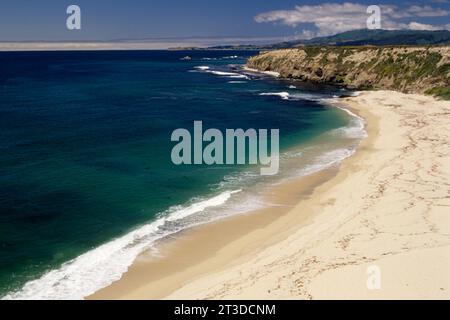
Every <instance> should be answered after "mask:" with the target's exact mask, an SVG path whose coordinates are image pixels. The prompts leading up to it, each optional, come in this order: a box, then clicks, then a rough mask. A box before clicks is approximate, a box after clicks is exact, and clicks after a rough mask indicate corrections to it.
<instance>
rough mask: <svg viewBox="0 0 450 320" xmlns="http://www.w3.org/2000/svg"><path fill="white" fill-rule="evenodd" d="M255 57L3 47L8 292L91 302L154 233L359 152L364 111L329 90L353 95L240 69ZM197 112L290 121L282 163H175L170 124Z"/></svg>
mask: <svg viewBox="0 0 450 320" xmlns="http://www.w3.org/2000/svg"><path fill="white" fill-rule="evenodd" d="M254 54H256V52H250V51H201V50H199V51H186V52H183V51H80V52H3V53H0V124H1V128H2V130H1V133H0V297H3V298H4V299H19V298H21V299H82V298H83V297H85V296H87V295H89V294H92V293H94V292H95V291H97V290H98V289H100V288H102V287H105V286H107V285H109V284H110V283H112V282H113V281H115V280H118V279H119V278H120V277H121V275H122V274H123V273H124V272H125V271H126V270H127V268H128V266H129V265H130V264H131V263H132V262H133V260H134V259H135V258H136V256H137V255H138V254H140V253H141V252H143V251H144V250H157V248H155V247H154V243H155V241H157V240H160V239H164V238H165V237H167V236H169V235H171V234H174V233H176V232H179V231H180V230H183V229H185V228H189V227H192V226H194V225H198V224H201V223H205V222H208V221H212V220H215V219H219V218H221V217H225V216H228V215H231V214H239V213H242V212H246V211H249V210H252V209H255V208H257V207H258V206H263V205H264V203H262V202H261V199H260V197H259V194H260V193H259V191H258V190H261V188H263V187H265V186H270V185H271V184H276V183H279V182H281V181H283V180H285V179H290V178H292V177H299V176H303V175H307V174H310V173H313V172H316V171H319V170H322V169H324V168H326V167H329V166H333V165H337V164H338V163H339V161H341V160H342V159H344V158H346V157H348V156H350V155H351V154H352V153H353V152H354V150H355V148H356V146H357V145H358V143H359V141H360V139H361V138H362V137H363V136H364V125H363V122H362V119H360V118H358V117H357V116H356V115H354V114H352V113H350V112H348V111H346V110H342V109H339V108H336V107H332V106H330V105H328V104H327V100H328V99H332V98H334V97H336V96H339V95H342V94H351V93H350V92H347V91H346V90H344V89H342V88H337V87H330V86H322V85H321V86H319V85H313V84H305V83H295V82H291V81H285V80H279V79H276V78H274V77H272V76H269V75H264V74H258V73H253V72H249V71H245V70H243V69H242V66H243V65H244V64H245V61H246V59H247V58H248V57H249V56H251V55H254ZM185 56H190V57H191V58H192V59H190V60H186V59H182V58H183V57H185ZM196 120H201V121H202V122H203V126H204V128H205V129H207V128H217V129H220V130H223V131H224V130H225V129H227V128H231V129H237V128H242V129H244V130H245V129H248V128H255V129H269V130H270V129H279V130H280V159H281V160H280V161H281V162H280V172H279V174H278V175H276V176H261V175H260V174H259V168H258V166H255V165H212V166H207V165H181V166H177V165H174V164H173V163H172V161H171V150H172V148H173V146H174V142H172V141H171V140H170V137H171V133H172V132H173V130H175V129H177V128H186V129H188V130H192V128H193V123H194V121H196Z"/></svg>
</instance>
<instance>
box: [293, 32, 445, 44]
mask: <svg viewBox="0 0 450 320" xmlns="http://www.w3.org/2000/svg"><path fill="white" fill-rule="evenodd" d="M441 44H450V31H447V30H438V31H426V30H369V29H362V30H353V31H348V32H344V33H339V34H336V35H334V36H329V37H321V38H314V39H311V40H306V41H298V42H291V43H290V45H291V46H296V45H336V46H344V45H345V46H360V45H374V46H387V45H418V46H421V45H441Z"/></svg>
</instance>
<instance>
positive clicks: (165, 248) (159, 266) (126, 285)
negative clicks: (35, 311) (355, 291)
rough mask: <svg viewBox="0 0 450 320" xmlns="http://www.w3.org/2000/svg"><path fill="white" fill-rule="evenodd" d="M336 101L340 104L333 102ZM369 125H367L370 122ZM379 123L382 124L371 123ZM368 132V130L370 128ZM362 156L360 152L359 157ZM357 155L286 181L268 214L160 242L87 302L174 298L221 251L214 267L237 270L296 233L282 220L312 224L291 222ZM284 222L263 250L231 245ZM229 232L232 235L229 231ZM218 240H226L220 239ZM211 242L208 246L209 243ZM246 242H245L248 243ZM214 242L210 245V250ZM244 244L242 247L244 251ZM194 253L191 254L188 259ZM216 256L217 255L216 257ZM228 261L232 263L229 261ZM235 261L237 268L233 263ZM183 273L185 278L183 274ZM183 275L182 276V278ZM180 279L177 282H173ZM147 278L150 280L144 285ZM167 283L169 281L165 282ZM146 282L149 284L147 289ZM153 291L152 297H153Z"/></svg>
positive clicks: (265, 238) (275, 190)
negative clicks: (302, 205) (240, 264)
mask: <svg viewBox="0 0 450 320" xmlns="http://www.w3.org/2000/svg"><path fill="white" fill-rule="evenodd" d="M333 100H334V99H333ZM327 103H329V104H331V105H333V106H334V107H338V108H340V109H344V111H346V112H347V113H349V114H350V115H351V116H354V117H360V118H363V119H364V120H365V116H367V117H371V115H370V114H366V115H365V116H361V115H360V113H361V112H360V111H359V110H355V109H353V108H351V107H348V106H344V107H343V106H340V105H337V104H336V103H335V102H327ZM365 122H366V123H367V121H365ZM370 122H371V124H372V123H376V121H370ZM365 129H366V130H368V128H367V127H366V128H365ZM367 139H368V138H367V137H366V138H364V139H362V140H361V142H360V145H359V146H358V147H357V148H356V149H357V150H359V149H360V147H361V146H362V145H363V143H364V141H365V140H367ZM357 153H359V151H356V154H357ZM354 156H355V154H353V155H352V156H350V157H348V158H346V159H344V160H342V161H340V162H339V163H338V165H337V166H336V165H335V164H333V165H331V166H330V167H326V168H324V169H321V170H320V171H318V172H314V173H312V174H309V175H306V176H300V177H295V178H292V179H289V180H285V181H282V182H281V183H280V184H278V185H275V186H273V187H271V188H270V189H269V190H268V191H267V192H266V194H265V195H263V197H264V198H265V200H266V201H268V202H269V203H272V204H274V206H270V207H266V208H263V209H255V210H252V211H249V212H246V213H242V214H239V215H231V216H229V217H225V218H222V219H219V220H215V221H211V222H207V223H205V224H201V225H199V226H193V227H190V228H187V229H184V230H182V231H180V232H177V233H176V234H173V235H170V236H169V237H167V238H164V239H162V240H159V241H157V242H156V243H155V247H156V248H157V251H158V252H159V254H157V255H155V254H154V252H153V251H152V250H149V251H146V252H143V253H141V254H140V255H139V256H138V257H137V259H136V260H135V262H134V263H133V264H132V265H131V266H130V267H129V269H128V271H127V272H126V273H124V274H123V275H122V278H121V279H120V280H118V281H116V282H114V283H112V284H111V285H109V286H107V287H106V288H102V289H100V290H98V291H97V292H96V293H94V294H93V295H90V296H88V297H86V298H87V299H142V298H143V299H162V298H164V297H165V295H166V294H169V293H171V292H172V291H174V290H175V289H177V288H178V287H179V282H180V281H181V282H185V281H187V280H188V279H192V278H195V277H196V276H197V275H203V274H205V273H208V272H209V270H210V269H211V270H212V268H211V265H210V263H211V260H212V259H210V256H211V255H214V252H215V251H228V252H227V254H225V255H224V257H223V258H222V259H221V258H218V259H216V261H213V262H212V264H213V265H215V266H216V268H217V269H214V270H215V271H217V270H218V269H221V268H223V267H224V266H230V265H234V264H235V263H236V262H237V261H240V260H241V259H244V260H245V257H246V256H248V255H250V254H252V253H255V252H257V251H258V250H259V249H260V246H261V242H264V245H265V246H268V245H271V244H273V243H276V241H277V240H280V239H281V238H282V237H287V236H288V235H289V233H290V228H289V230H284V229H285V227H286V225H285V224H284V221H278V220H281V219H282V218H287V219H288V220H291V219H292V220H295V227H293V228H296V227H297V224H299V225H303V224H305V223H308V221H310V220H311V218H312V217H311V216H308V215H302V216H300V217H290V216H289V217H286V216H287V215H288V213H289V212H290V211H291V210H292V209H293V208H294V207H295V206H296V205H298V202H299V201H302V200H304V199H307V198H309V197H311V196H312V195H313V194H314V192H315V189H316V188H318V187H320V186H322V185H323V184H325V183H327V182H328V183H329V182H330V181H332V180H333V179H336V176H337V175H338V174H339V172H340V170H341V169H340V167H341V165H342V162H343V161H348V160H349V159H351V158H353V157H354ZM277 222H278V223H281V225H280V226H277V227H276V228H279V230H278V231H279V232H280V234H279V235H277V234H276V233H277V232H278V231H275V230H271V229H270V230H269V232H268V233H266V232H264V231H263V232H261V233H260V234H259V235H258V234H255V238H257V239H256V241H255V239H252V240H251V242H256V243H257V244H258V245H256V246H254V245H252V243H251V242H249V243H246V245H245V249H242V248H239V249H238V250H236V249H235V248H232V247H229V244H230V243H233V242H235V241H238V240H239V239H242V238H243V237H245V236H247V235H248V234H249V233H253V232H254V233H258V230H260V229H261V230H264V228H266V227H268V226H270V225H272V224H276V223H277ZM224 230H226V232H224ZM217 235H220V237H218V236H217ZM205 240H206V241H207V242H205ZM244 241H245V240H244ZM205 243H208V245H205ZM241 245H242V243H239V246H241ZM192 247H195V248H200V249H199V252H200V253H201V254H198V253H197V252H192ZM186 253H188V254H186ZM211 253H213V254H211ZM225 257H226V258H225ZM228 260H231V263H228ZM203 262H206V264H207V266H205V267H203V266H202V263H203ZM190 267H193V268H194V269H196V270H193V271H192V272H186V273H185V272H183V271H182V269H183V268H190ZM147 269H151V270H152V272H150V273H149V272H146V270H147ZM180 272H181V274H179V273H180ZM177 274H178V275H177ZM174 275H175V277H176V279H177V280H175V279H168V278H169V277H173V276H174ZM143 279H144V280H143ZM161 279H164V280H162V281H161ZM142 282H145V283H147V285H145V286H142V284H141V283H142ZM141 287H145V288H146V289H144V290H146V291H147V292H148V293H149V294H144V295H145V297H142V296H140V295H139V294H135V293H134V291H138V290H140V289H141ZM150 292H151V293H150Z"/></svg>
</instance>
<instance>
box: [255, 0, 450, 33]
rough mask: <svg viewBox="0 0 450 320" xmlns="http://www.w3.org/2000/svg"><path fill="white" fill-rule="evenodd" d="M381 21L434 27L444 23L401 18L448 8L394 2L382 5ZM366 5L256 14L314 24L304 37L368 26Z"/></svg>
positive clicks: (275, 20) (269, 19)
mask: <svg viewBox="0 0 450 320" xmlns="http://www.w3.org/2000/svg"><path fill="white" fill-rule="evenodd" d="M380 8H381V17H382V20H381V23H382V25H381V26H382V28H383V29H412V30H437V29H443V28H445V27H444V26H432V25H428V24H422V23H419V22H410V23H405V22H402V21H399V20H400V19H405V18H409V19H414V18H415V17H443V16H449V15H450V12H449V11H447V10H443V9H439V8H433V7H431V6H417V5H413V6H410V7H408V8H405V9H403V10H400V9H399V8H398V7H397V6H394V5H381V6H380ZM368 17H369V15H368V13H367V5H364V4H359V3H351V2H346V3H324V4H320V5H303V6H296V7H295V8H294V9H293V10H276V11H269V12H265V13H261V14H259V15H257V16H256V17H255V21H256V22H258V23H267V22H269V23H280V24H283V25H287V26H291V27H297V26H299V25H304V24H310V25H313V26H315V29H316V30H314V31H311V30H309V29H310V28H309V29H308V30H309V31H308V32H307V31H304V36H305V37H314V36H325V35H331V34H336V33H340V32H345V31H349V30H355V29H363V28H366V26H367V23H366V21H367V18H368Z"/></svg>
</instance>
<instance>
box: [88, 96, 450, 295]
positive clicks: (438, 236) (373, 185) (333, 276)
mask: <svg viewBox="0 0 450 320" xmlns="http://www.w3.org/2000/svg"><path fill="white" fill-rule="evenodd" d="M341 103H343V104H344V105H345V106H346V107H349V108H350V109H351V111H352V112H355V113H357V114H358V115H360V116H362V117H363V118H364V119H366V131H367V133H368V137H367V138H366V139H364V140H363V141H362V142H361V144H360V146H359V147H358V148H357V151H356V153H355V154H354V155H353V156H351V157H349V158H347V159H345V160H344V161H343V162H342V163H341V164H340V167H339V170H338V171H337V172H336V171H335V172H332V171H329V170H325V171H322V172H320V173H317V174H313V175H311V176H309V177H307V178H304V179H303V181H298V180H296V181H290V182H289V183H286V184H282V185H280V186H278V187H277V188H279V189H278V190H273V192H272V194H271V195H268V196H272V199H274V200H276V201H279V202H280V203H281V204H284V205H285V206H284V207H280V208H284V209H286V208H288V210H284V212H283V209H280V210H273V209H272V210H271V209H266V211H264V209H263V210H261V211H259V212H255V214H243V215H240V216H235V217H230V218H226V219H224V220H220V221H217V222H213V223H210V224H206V225H203V226H199V227H195V228H193V229H190V230H188V231H185V232H183V233H181V234H177V235H176V236H175V237H174V238H173V239H172V240H170V241H167V242H166V243H165V244H164V245H163V246H162V247H161V251H160V252H161V255H162V256H161V257H158V258H156V259H155V258H152V257H150V256H149V254H148V253H144V254H142V255H141V256H139V257H138V259H137V260H136V261H135V263H134V264H133V265H132V266H131V267H130V269H129V270H128V272H127V273H125V274H124V275H123V277H122V279H121V280H119V281H117V282H115V283H113V284H112V285H111V286H109V287H106V288H104V289H102V290H99V291H98V292H97V293H95V294H94V295H92V296H89V297H87V298H88V299H162V298H169V299H292V298H296V299H320V298H325V299H334V298H344V299H347V298H349V299H350V298H356V299H390V298H411V299H415V298H425V299H427V298H428V299H431V298H435V299H439V298H444V299H448V298H449V297H450V276H449V275H448V272H447V270H448V268H449V267H450V250H449V249H450V217H449V215H448V214H445V209H446V207H447V206H448V205H450V203H449V202H450V201H449V197H448V194H447V195H446V194H445V193H446V190H447V189H446V187H445V180H446V179H447V178H448V175H449V173H448V172H446V171H445V167H446V166H447V165H448V159H447V158H445V157H443V156H442V154H444V155H445V150H446V149H445V145H446V144H448V142H446V139H447V137H446V136H445V133H446V131H448V125H447V124H446V123H445V122H444V121H445V120H444V119H442V117H439V116H436V115H439V114H443V115H445V114H448V113H449V112H450V110H449V109H450V108H449V107H448V106H446V104H445V102H441V101H437V100H435V99H433V98H430V97H425V96H421V95H405V94H401V93H397V92H389V91H377V92H364V93H362V95H361V96H359V97H351V98H343V99H339V104H341ZM423 105H426V106H427V109H426V110H423V108H421V106H423ZM421 112H423V117H424V118H427V119H428V118H429V119H428V120H430V121H425V120H423V119H422V117H421V116H422V114H421ZM425 113H426V114H425ZM431 120H433V121H431ZM431 122H433V125H431V124H430V123H431ZM423 123H426V124H429V125H424V124H423ZM411 128H412V130H411ZM424 132H426V137H428V136H430V135H431V136H432V137H433V139H432V140H430V141H427V140H426V139H421V140H420V141H421V144H423V145H421V149H423V150H425V149H426V150H427V151H428V153H427V152H424V151H423V150H420V151H419V150H417V147H418V142H415V143H412V140H411V136H415V135H422V133H424ZM436 141H438V142H439V143H437V144H436V143H435V142H436ZM413 142H414V141H413ZM442 148H444V149H442ZM438 149H439V150H438ZM441 149H442V150H441ZM431 152H432V153H431ZM430 155H432V156H434V157H431V158H430ZM439 155H440V156H439ZM421 158H423V159H421ZM422 163H423V166H424V167H426V168H423V169H424V170H422V168H421V169H417V170H416V171H414V170H412V169H411V171H407V170H405V168H408V167H409V166H414V165H421V164H422ZM406 171H407V172H406ZM433 172H434V173H436V172H440V173H442V174H441V175H439V174H438V175H436V174H435V175H433ZM411 175H415V176H414V179H412V177H411ZM425 176H427V178H430V179H432V180H433V181H432V182H430V183H432V184H433V188H434V189H433V192H431V194H430V191H429V187H430V185H428V180H426V179H425ZM401 178H405V179H401ZM408 179H409V180H408ZM418 179H419V180H420V182H422V184H420V183H414V182H412V181H415V182H417V180H418ZM424 181H425V182H424ZM421 188H422V189H421ZM416 189H417V190H416ZM277 191H278V192H277ZM447 193H448V191H447ZM280 195H284V197H283V196H281V197H280ZM435 202H436V203H435ZM424 206H426V208H425V207H424ZM383 213H384V214H383ZM370 265H376V266H379V267H380V268H381V270H382V272H383V273H382V274H383V277H385V278H386V280H385V281H382V284H383V289H382V290H368V288H367V286H366V281H367V279H366V278H367V274H366V271H367V266H370ZM405 265H406V266H407V267H405ZM405 268H406V269H405ZM388 280H389V281H388Z"/></svg>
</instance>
